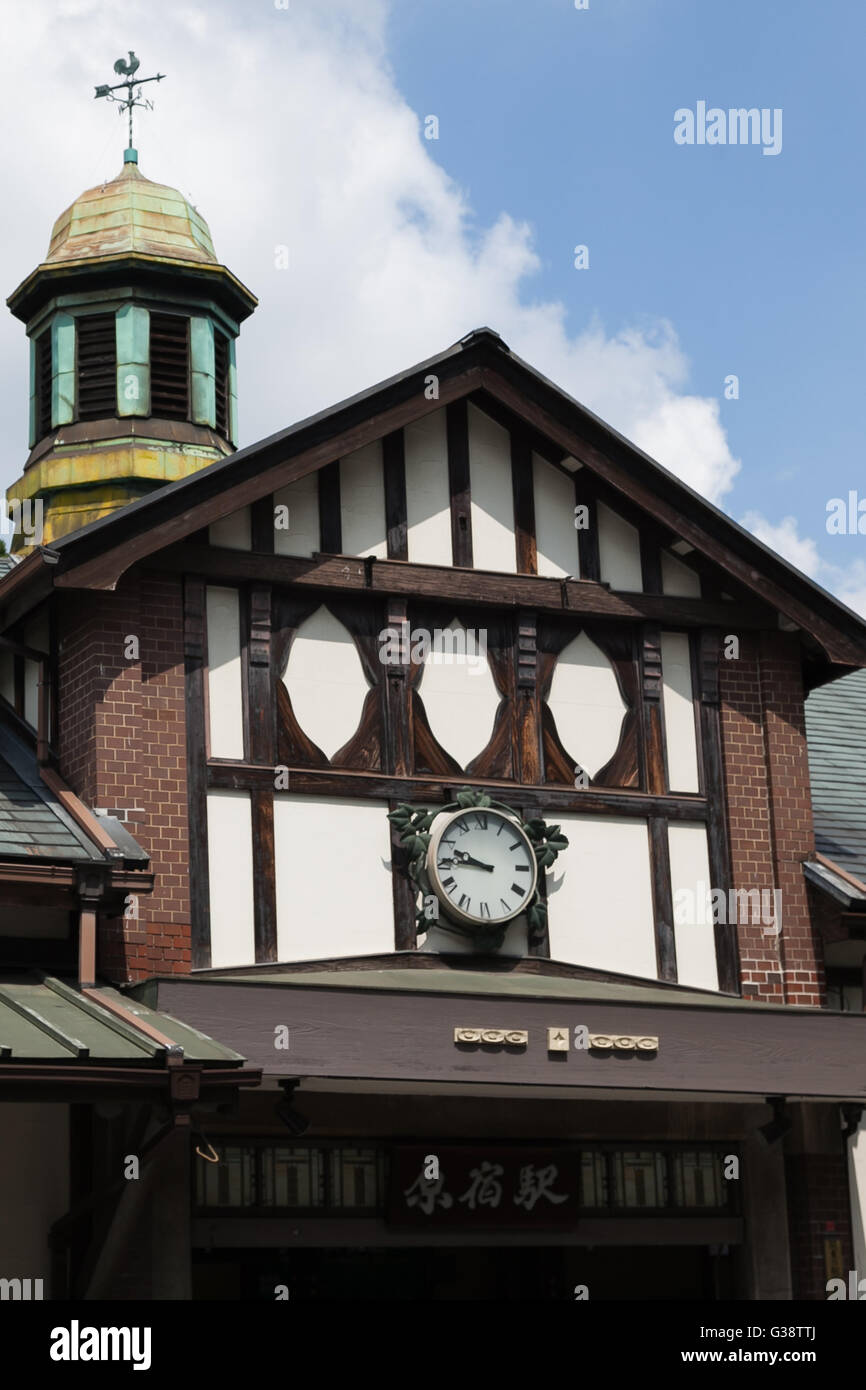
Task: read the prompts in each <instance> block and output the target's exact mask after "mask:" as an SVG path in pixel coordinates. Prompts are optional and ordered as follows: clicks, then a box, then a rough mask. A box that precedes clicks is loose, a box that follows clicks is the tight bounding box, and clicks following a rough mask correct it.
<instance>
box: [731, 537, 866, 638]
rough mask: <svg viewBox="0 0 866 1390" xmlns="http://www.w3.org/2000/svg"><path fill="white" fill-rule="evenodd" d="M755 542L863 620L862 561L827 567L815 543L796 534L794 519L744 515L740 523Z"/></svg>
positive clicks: (865, 564)
mask: <svg viewBox="0 0 866 1390" xmlns="http://www.w3.org/2000/svg"><path fill="white" fill-rule="evenodd" d="M740 525H741V526H745V527H746V529H747V530H748V531H751V532H752V535H754V536H757V537H758V540H760V541H763V542H764V544H765V545H768V546H770V547H771V549H773V550H775V551H777V553H778V554H779V555H782V556H783V557H784V558H785V559H786V560H788V561H789V562H790V563H791V564H792V565H796V567H797V569H799V570H802V572H803V573H804V574H806V575H808V576H809V578H810V579H814V580H815V581H816V583H818V584H820V585H821V586H822V588H824V589H827V590H828V591H829V592H830V593H831V594H835V596H836V598H838V599H839V600H840V602H842V603H844V604H845V605H846V606H847V607H848V608H851V609H853V611H854V612H855V613H860V614H861V615H862V616H863V617H866V561H864V560H853V561H852V562H851V563H850V564H848V565H835V564H831V563H830V561H829V560H825V559H823V558H822V556H820V555H819V554H818V547H817V545H816V543H815V542H814V541H813V540H811V539H810V538H809V537H807V536H801V535H800V534H799V530H798V525H797V520H796V517H793V516H785V517H783V518H782V520H781V521H779V522H776V523H773V522H771V521H768V520H767V519H766V517H764V516H762V515H761V513H760V512H754V511H752V512H747V513H746V515H745V516H744V517H743V518H742V519H741V521H740Z"/></svg>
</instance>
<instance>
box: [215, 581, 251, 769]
mask: <svg viewBox="0 0 866 1390" xmlns="http://www.w3.org/2000/svg"><path fill="white" fill-rule="evenodd" d="M238 603H239V600H238V591H237V589H221V588H215V587H214V586H212V585H208V589H207V655H208V673H207V680H208V714H209V718H210V755H211V757H212V758H243V756H244V707H243V695H242V690H241V636H240V615H239V606H238Z"/></svg>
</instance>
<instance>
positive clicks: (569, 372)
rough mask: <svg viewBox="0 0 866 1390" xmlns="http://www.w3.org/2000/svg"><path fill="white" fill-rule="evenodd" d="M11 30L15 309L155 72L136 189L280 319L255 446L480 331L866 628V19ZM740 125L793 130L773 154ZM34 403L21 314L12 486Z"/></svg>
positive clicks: (280, 1) (608, 14)
mask: <svg viewBox="0 0 866 1390" xmlns="http://www.w3.org/2000/svg"><path fill="white" fill-rule="evenodd" d="M578 4H580V5H581V8H578V7H577V6H578ZM0 21H2V25H3V32H4V43H3V45H2V52H0V79H2V80H0V118H2V129H3V131H4V138H3V140H2V141H0V179H2V186H3V189H4V194H5V196H4V197H3V198H2V212H0V219H2V220H0V267H2V271H3V281H2V284H3V293H4V296H5V295H7V294H9V293H11V291H12V290H13V289H14V288H15V286H16V285H17V284H18V283H19V282H20V281H21V280H22V279H23V278H24V277H25V276H26V275H27V274H29V272H30V271H31V270H32V269H33V268H34V267H35V265H36V264H37V263H38V262H39V261H40V260H42V258H43V257H44V255H45V252H46V250H47V246H48V241H49V235H50V231H51V226H52V223H53V221H54V220H55V218H56V217H57V216H58V215H59V213H60V212H61V211H62V210H63V209H64V208H65V207H67V206H68V204H69V203H70V202H71V201H73V199H74V198H75V197H76V196H77V195H78V194H79V193H80V192H82V191H83V190H84V189H86V188H90V187H92V186H94V185H95V184H97V183H99V182H101V181H102V180H103V179H105V178H111V177H113V176H114V175H115V174H116V173H118V172H119V170H120V167H121V162H122V150H123V146H124V144H125V127H124V124H123V121H122V119H120V118H119V117H118V114H117V111H116V109H112V108H111V107H109V106H108V104H107V103H106V102H104V101H96V100H94V97H93V89H94V87H95V86H96V85H97V84H99V83H103V82H109V81H113V80H114V78H113V64H114V61H115V59H116V58H117V57H119V56H122V55H125V54H126V52H127V51H128V50H129V49H133V50H134V51H135V53H136V54H137V55H138V57H139V58H140V60H141V68H140V70H139V71H140V73H141V75H143V76H149V75H151V74H152V73H154V72H157V71H159V72H163V73H165V74H166V78H165V81H164V82H161V83H159V84H152V85H151V91H150V95H152V96H153V98H154V103H155V106H154V110H153V111H149V112H144V113H142V114H140V115H139V116H138V119H137V133H136V145H137V147H138V149H139V152H140V154H139V159H140V167H141V169H142V172H143V173H144V174H146V175H147V176H148V177H149V178H152V179H155V180H157V181H159V182H163V183H168V184H170V185H172V186H174V187H177V188H179V189H181V191H182V192H183V193H184V194H186V196H188V197H189V198H190V199H191V201H192V202H193V203H194V204H195V205H196V207H197V208H198V209H199V211H200V212H202V213H203V215H204V216H205V217H206V219H207V221H208V223H209V225H210V228H211V232H212V234H213V239H214V243H215V246H216V249H217V254H218V256H219V257H220V259H221V260H222V261H223V262H224V263H225V264H227V265H228V266H229V267H230V268H231V269H232V270H233V271H234V273H235V274H236V275H238V276H239V278H240V279H241V280H243V281H244V283H245V284H247V285H248V286H249V287H250V288H251V289H252V290H253V291H254V293H255V294H256V295H257V296H258V297H259V300H260V306H259V308H258V310H257V311H256V313H255V314H254V316H253V317H252V318H251V319H249V320H248V321H247V322H246V323H245V324H244V326H243V328H242V331H241V338H240V342H239V348H238V367H239V389H240V423H241V439H240V443H241V444H242V445H243V444H249V443H252V442H253V441H254V440H256V439H258V438H261V437H262V436H264V435H267V434H270V433H272V432H274V431H275V430H278V429H282V428H285V427H286V426H287V425H289V424H291V423H292V422H293V421H295V420H297V419H301V418H303V417H304V416H307V415H309V414H312V413H313V412H314V411H316V410H319V409H322V408H324V407H326V406H328V405H330V404H333V403H335V402H336V401H339V400H341V399H342V398H344V397H345V396H347V395H350V394H353V393H354V392H356V391H359V390H363V389H364V388H365V387H368V386H371V385H373V384H374V383H375V382H377V381H379V380H382V379H383V378H385V377H387V376H389V375H391V374H393V373H396V372H400V371H402V370H404V369H405V368H406V367H408V366H410V365H411V364H412V363H414V362H417V361H420V360H422V359H423V358H424V357H426V356H428V355H431V354H433V353H435V352H438V351H440V350H441V349H443V348H445V347H447V346H448V345H450V344H451V343H453V342H455V341H456V340H457V339H459V338H461V337H463V336H464V335H465V334H466V333H467V332H469V331H470V330H471V329H472V328H476V327H480V326H481V325H484V324H486V325H489V326H490V327H492V328H495V329H496V330H497V332H499V333H500V334H501V335H502V337H503V338H504V340H505V342H506V343H507V344H508V345H509V347H510V348H512V350H513V351H514V352H516V353H517V354H518V355H519V356H521V357H523V358H524V359H526V360H527V361H529V362H530V363H531V364H532V365H533V366H535V367H536V368H538V370H540V371H541V372H543V373H544V374H545V375H547V376H549V377H550V378H552V380H553V381H555V382H556V383H558V384H559V385H561V386H562V387H563V388H564V389H565V390H566V391H568V392H569V393H570V394H571V395H573V396H575V397H576V398H577V399H578V400H580V401H581V402H582V403H583V404H585V405H586V406H588V407H589V408H590V409H591V410H594V411H595V412H596V413H597V414H599V415H601V416H602V418H603V419H605V420H607V421H608V422H609V423H610V424H612V425H614V426H615V427H616V428H617V429H619V430H621V431H622V432H623V433H624V434H626V435H627V436H628V437H629V438H631V439H632V440H634V441H635V443H637V444H638V445H639V446H640V447H642V448H643V449H645V450H646V451H647V452H648V453H650V454H651V455H652V456H653V457H655V458H657V459H658V460H659V462H661V463H663V464H664V465H665V466H666V467H668V468H670V469H671V470H672V471H673V472H675V473H676V474H678V475H679V476H680V477H682V478H683V479H684V480H685V481H686V482H688V483H689V484H690V485H691V486H692V487H694V488H696V489H697V490H698V491H700V492H702V493H703V494H704V495H705V496H706V497H708V498H709V499H710V500H711V501H713V502H714V503H716V504H717V505H719V506H721V507H722V508H723V509H724V510H725V511H726V512H728V513H729V514H730V515H731V516H732V517H734V518H735V519H736V520H737V521H739V522H741V523H742V524H744V525H746V526H747V527H749V529H751V530H753V531H754V532H755V534H756V535H758V536H759V537H760V538H761V539H762V540H764V541H765V542H766V543H767V544H769V545H771V546H773V547H774V548H775V549H777V550H778V551H779V552H780V553H781V554H783V555H784V556H785V557H786V558H787V559H789V560H790V561H791V562H792V563H794V564H796V565H797V566H798V567H799V568H801V569H802V570H803V571H804V572H805V573H807V574H809V575H810V576H811V577H812V578H814V579H815V580H816V581H817V582H818V583H820V584H822V585H823V586H824V587H825V588H827V589H829V590H830V591H831V592H833V593H835V594H837V595H838V596H839V597H840V598H841V599H842V600H843V602H845V603H847V604H848V605H849V606H850V607H852V608H855V609H856V610H857V611H859V612H862V613H864V614H866V549H864V546H866V541H864V536H863V535H860V534H858V533H857V529H856V528H857V510H856V509H857V504H858V502H859V500H860V497H862V498H863V512H864V516H863V528H864V533H866V469H864V424H866V419H864V417H866V391H864V385H863V382H864V369H866V360H864V359H866V350H864V334H863V329H862V325H863V320H864V281H866V235H864V233H866V226H864V221H866V218H864V203H866V196H864V182H863V152H862V143H863V133H864V130H866V86H864V83H863V82H862V72H861V65H862V54H863V51H864V40H866V7H864V6H863V5H862V3H861V0H823V3H821V4H820V5H819V4H817V3H814V0H726V3H725V4H724V5H709V4H707V3H706V0H577V3H575V0H209V2H208V3H207V4H198V3H194V2H188V3H184V0H179V3H178V2H177V0H147V3H142V0H122V2H121V0H0ZM699 103H703V104H704V106H703V108H700V107H699ZM739 108H757V110H758V111H761V112H765V113H766V114H765V117H764V122H765V124H764V128H763V132H757V133H758V143H740V142H739V140H737V138H736V137H737V131H736V130H733V129H731V128H730V126H731V123H730V122H729V121H728V112H729V111H732V110H737V109H739ZM701 109H703V110H705V111H706V112H707V113H708V114H707V116H706V118H705V119H703V120H702V118H701ZM714 110H717V111H718V112H719V113H720V116H719V117H714V116H713V114H712V112H713V111H714ZM722 117H724V121H722V119H721V118H722ZM433 118H435V119H433ZM690 122H691V127H692V129H691V132H690V131H689V123H690ZM707 122H709V128H708V126H707ZM720 122H721V123H720ZM705 132H707V138H706V139H705V140H704V141H699V138H698V137H699V136H700V135H702V134H704V133H705ZM677 133H678V134H679V137H680V139H677V138H675V136H676V135H677ZM690 133H691V134H692V135H693V137H694V140H693V143H685V142H682V141H683V139H684V137H685V136H687V135H688V134H690ZM721 134H724V136H725V143H720V135H721ZM428 137H435V138H428ZM728 137H731V138H730V139H729V138H728ZM576 248H584V249H583V250H582V251H580V252H577V253H576ZM286 262H288V264H287V265H286ZM27 373H28V359H27V350H26V340H25V334H24V329H23V326H22V325H21V324H19V323H18V321H17V320H15V319H13V318H12V317H11V315H9V314H8V312H7V313H5V314H4V315H2V316H0V427H2V433H0V438H2V441H3V456H2V468H0V484H2V485H3V486H6V485H8V484H9V483H10V482H11V481H12V480H13V479H14V478H15V477H17V476H18V475H19V474H20V472H21V469H22V466H23V463H24V460H25V458H26V453H27V438H26V431H27V390H28V388H27ZM732 378H733V379H735V380H732ZM858 489H859V493H858ZM852 492H853V493H854V494H855V496H854V497H853V499H852V503H853V520H852V521H850V522H848V523H847V524H846V527H845V529H847V530H848V531H852V532H853V534H836V533H835V532H836V531H838V530H839V529H840V528H839V525H838V522H837V523H835V525H834V533H831V532H830V531H828V508H830V509H831V511H832V512H833V513H834V514H838V512H839V508H838V507H836V508H833V499H844V501H845V502H846V512H847V510H848V507H847V503H848V498H849V494H850V493H852ZM831 524H834V523H832V522H831Z"/></svg>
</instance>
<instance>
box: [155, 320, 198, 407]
mask: <svg viewBox="0 0 866 1390" xmlns="http://www.w3.org/2000/svg"><path fill="white" fill-rule="evenodd" d="M150 413H151V415H161V416H162V417H163V418H164V419H167V420H188V419H189V319H186V318H182V317H181V315H180V314H151V316H150Z"/></svg>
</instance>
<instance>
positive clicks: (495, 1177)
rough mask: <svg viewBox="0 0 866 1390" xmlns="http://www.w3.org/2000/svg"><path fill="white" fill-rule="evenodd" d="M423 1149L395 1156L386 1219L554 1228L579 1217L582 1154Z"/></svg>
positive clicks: (402, 1151)
mask: <svg viewBox="0 0 866 1390" xmlns="http://www.w3.org/2000/svg"><path fill="white" fill-rule="evenodd" d="M429 1160H430V1151H429V1146H428V1150H427V1151H425V1150H424V1149H422V1148H405V1149H397V1150H395V1152H394V1156H393V1165H392V1174H391V1200H390V1206H389V1219H390V1220H391V1221H392V1222H394V1223H395V1224H400V1225H411V1226H416V1227H417V1226H426V1227H428V1228H431V1227H442V1226H452V1227H453V1226H469V1225H473V1226H477V1225H478V1224H482V1225H486V1226H518V1227H530V1226H557V1227H560V1228H561V1227H562V1226H563V1224H565V1225H568V1224H569V1222H570V1221H573V1220H576V1219H577V1216H578V1191H579V1182H580V1170H579V1156H578V1154H577V1152H575V1151H573V1150H569V1149H544V1150H539V1149H530V1148H527V1149H523V1148H513V1149H497V1148H496V1146H495V1145H491V1146H490V1148H489V1149H486V1150H483V1151H482V1150H481V1149H473V1148H463V1147H446V1146H444V1145H441V1146H439V1147H438V1149H437V1153H436V1162H435V1163H431V1162H430V1161H429Z"/></svg>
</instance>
